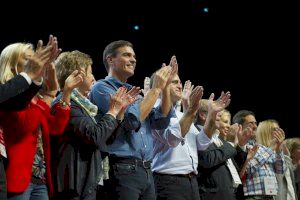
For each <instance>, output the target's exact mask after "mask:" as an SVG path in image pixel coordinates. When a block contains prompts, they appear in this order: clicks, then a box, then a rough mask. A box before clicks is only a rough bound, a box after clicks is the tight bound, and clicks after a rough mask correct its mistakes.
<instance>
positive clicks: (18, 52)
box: [0, 37, 82, 200]
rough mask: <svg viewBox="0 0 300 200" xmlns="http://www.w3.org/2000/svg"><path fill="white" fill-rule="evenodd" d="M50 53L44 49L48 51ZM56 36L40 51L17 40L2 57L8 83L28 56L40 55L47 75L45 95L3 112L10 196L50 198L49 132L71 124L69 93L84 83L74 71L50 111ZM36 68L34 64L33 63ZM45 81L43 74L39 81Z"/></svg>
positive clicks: (2, 75) (0, 73) (1, 73)
mask: <svg viewBox="0 0 300 200" xmlns="http://www.w3.org/2000/svg"><path fill="white" fill-rule="evenodd" d="M49 50H50V53H47V52H45V51H49ZM59 52H60V50H59V49H58V48H57V39H56V38H55V37H50V40H49V42H48V45H47V46H46V47H43V46H42V43H41V42H40V43H39V45H38V46H37V50H36V51H34V49H33V45H31V44H29V43H14V44H11V45H8V46H7V47H5V48H4V49H3V51H2V53H1V56H0V63H1V66H0V80H1V82H2V83H6V82H7V81H9V80H11V79H12V78H13V77H15V76H17V75H18V74H21V73H22V72H24V71H26V68H25V67H24V66H25V65H26V63H27V62H28V59H29V60H30V58H32V57H34V56H36V55H41V54H42V55H41V57H42V58H41V59H42V60H43V62H42V63H43V65H46V66H45V67H44V70H46V71H47V72H46V73H44V72H45V71H44V70H40V74H45V76H44V78H43V79H44V80H45V83H46V84H47V85H46V88H49V90H45V91H43V95H38V96H34V97H33V98H32V99H29V102H28V104H27V105H26V106H25V107H24V108H23V109H21V110H18V111H6V110H1V111H0V119H1V126H2V128H3V132H4V139H5V145H6V150H7V157H8V162H7V167H6V178H7V192H8V199H11V200H19V199H22V200H24V199H25V200H29V199H32V198H36V199H41V200H47V199H49V195H48V191H49V192H50V194H51V193H52V192H53V190H52V180H51V173H50V146H49V145H50V141H49V135H52V134H61V133H62V132H63V130H64V128H65V126H66V124H67V123H68V120H69V113H70V108H69V106H68V104H69V102H70V94H71V91H72V90H73V88H74V87H76V85H77V84H78V83H80V82H82V74H80V73H78V72H74V73H73V74H72V75H71V76H69V78H68V79H67V81H66V84H65V86H64V87H65V90H64V91H65V93H64V95H63V96H62V98H61V99H60V102H61V103H60V104H57V106H56V107H54V108H53V112H50V107H49V102H50V101H51V100H52V99H53V98H54V97H55V96H54V93H56V91H57V80H56V72H55V68H53V64H51V63H52V61H53V60H54V59H55V58H56V56H57V55H58V54H59ZM33 67H34V66H33ZM37 81H40V82H41V81H42V79H41V76H40V80H37Z"/></svg>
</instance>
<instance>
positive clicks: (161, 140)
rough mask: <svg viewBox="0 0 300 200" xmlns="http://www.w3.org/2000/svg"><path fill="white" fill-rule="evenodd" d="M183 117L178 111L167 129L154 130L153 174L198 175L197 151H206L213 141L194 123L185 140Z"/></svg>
mask: <svg viewBox="0 0 300 200" xmlns="http://www.w3.org/2000/svg"><path fill="white" fill-rule="evenodd" d="M182 116H183V113H182V112H179V111H176V117H174V118H171V121H170V125H169V127H168V128H167V129H165V130H152V135H153V137H154V142H153V146H154V150H153V151H154V152H153V154H154V158H153V161H152V171H153V172H157V173H162V174H189V173H191V172H193V173H195V174H197V173H198V171H197V166H198V153H197V150H199V151H204V150H205V149H207V147H208V146H209V145H210V144H211V142H212V141H211V139H210V138H208V137H207V135H206V134H205V133H204V131H203V130H201V131H200V132H199V131H198V129H197V128H196V127H195V126H194V124H193V123H192V124H191V127H190V129H189V131H188V133H187V134H186V135H185V137H184V138H183V137H182V135H181V128H180V124H179V120H180V119H181V117H182Z"/></svg>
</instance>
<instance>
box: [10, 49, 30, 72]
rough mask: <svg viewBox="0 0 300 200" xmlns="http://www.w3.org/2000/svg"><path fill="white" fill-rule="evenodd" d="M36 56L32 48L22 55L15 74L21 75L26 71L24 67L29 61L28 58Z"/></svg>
mask: <svg viewBox="0 0 300 200" xmlns="http://www.w3.org/2000/svg"><path fill="white" fill-rule="evenodd" d="M33 55H34V51H33V49H31V48H28V49H26V50H25V51H24V53H22V54H21V55H20V57H19V60H18V64H17V69H14V70H13V72H14V74H19V73H21V72H23V71H24V66H25V64H26V62H27V60H28V58H30V57H32V56H33Z"/></svg>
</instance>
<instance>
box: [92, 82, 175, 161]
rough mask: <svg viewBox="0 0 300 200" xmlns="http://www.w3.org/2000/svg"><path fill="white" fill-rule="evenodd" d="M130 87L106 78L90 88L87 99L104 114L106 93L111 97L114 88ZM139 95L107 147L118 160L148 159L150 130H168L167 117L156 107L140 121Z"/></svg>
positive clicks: (151, 155) (151, 151) (140, 97)
mask: <svg viewBox="0 0 300 200" xmlns="http://www.w3.org/2000/svg"><path fill="white" fill-rule="evenodd" d="M122 86H124V87H126V88H128V89H130V88H132V86H131V85H129V84H128V83H122V82H120V81H118V80H117V79H115V78H113V77H106V78H105V79H102V80H99V81H97V82H96V84H95V85H94V86H93V88H92V91H91V94H90V98H91V101H92V102H93V103H94V104H96V105H97V106H98V113H99V115H100V116H101V115H103V114H105V113H106V112H107V111H108V109H109V100H110V96H109V94H112V95H113V94H115V93H116V91H117V90H118V88H120V87H122ZM142 100H143V97H142V96H139V97H138V100H137V101H135V102H134V103H133V104H132V105H130V106H129V107H128V108H127V109H126V112H125V116H124V120H123V122H122V124H121V127H122V128H120V129H119V130H118V133H117V135H116V138H115V140H114V141H113V143H112V144H110V145H108V147H107V151H108V153H110V154H114V155H116V156H118V157H133V158H139V159H142V160H152V157H153V138H152V134H151V129H164V128H167V127H168V124H169V122H170V118H171V116H173V115H174V112H170V113H169V114H168V116H167V117H165V116H164V115H163V113H162V112H161V109H160V106H159V107H157V108H153V109H152V111H151V112H150V114H149V115H148V117H147V118H146V119H145V120H144V121H143V122H141V121H140V103H141V101H142Z"/></svg>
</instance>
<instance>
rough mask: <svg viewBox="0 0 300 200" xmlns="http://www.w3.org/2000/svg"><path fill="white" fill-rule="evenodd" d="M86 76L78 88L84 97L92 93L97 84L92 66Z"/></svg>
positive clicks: (88, 68)
mask: <svg viewBox="0 0 300 200" xmlns="http://www.w3.org/2000/svg"><path fill="white" fill-rule="evenodd" d="M85 73H86V75H85V77H84V79H83V82H82V84H81V85H80V86H79V87H78V90H79V92H80V93H81V94H82V95H83V96H87V95H88V93H89V92H90V91H91V89H92V85H93V84H94V82H95V78H94V75H93V72H92V66H91V65H90V66H88V67H87V69H86V72H85Z"/></svg>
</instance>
